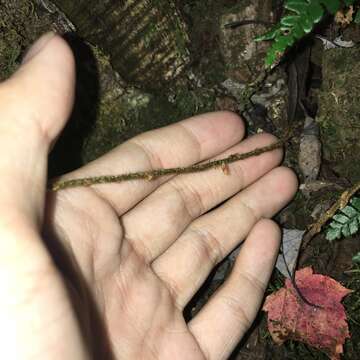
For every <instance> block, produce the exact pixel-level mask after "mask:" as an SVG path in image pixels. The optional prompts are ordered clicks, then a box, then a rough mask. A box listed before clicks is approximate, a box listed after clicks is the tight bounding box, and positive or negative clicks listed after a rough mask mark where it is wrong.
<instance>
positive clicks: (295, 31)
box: [292, 24, 305, 39]
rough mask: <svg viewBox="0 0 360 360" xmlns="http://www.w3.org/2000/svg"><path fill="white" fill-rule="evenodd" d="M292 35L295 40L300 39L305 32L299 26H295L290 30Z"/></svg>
mask: <svg viewBox="0 0 360 360" xmlns="http://www.w3.org/2000/svg"><path fill="white" fill-rule="evenodd" d="M292 35H293V36H294V38H295V39H301V38H302V37H303V36H304V35H305V31H304V29H303V28H302V27H301V26H300V24H296V25H295V26H294V27H293V29H292Z"/></svg>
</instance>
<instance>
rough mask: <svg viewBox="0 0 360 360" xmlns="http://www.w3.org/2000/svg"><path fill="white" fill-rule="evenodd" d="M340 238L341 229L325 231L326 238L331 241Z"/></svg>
mask: <svg viewBox="0 0 360 360" xmlns="http://www.w3.org/2000/svg"><path fill="white" fill-rule="evenodd" d="M340 238H341V229H329V230H328V231H327V233H326V239H327V240H329V241H333V240H336V239H340Z"/></svg>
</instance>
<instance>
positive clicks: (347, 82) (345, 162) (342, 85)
mask: <svg viewBox="0 0 360 360" xmlns="http://www.w3.org/2000/svg"><path fill="white" fill-rule="evenodd" d="M359 61H360V50H359V49H358V48H353V49H341V48H339V49H332V50H328V51H325V52H324V58H323V79H324V80H323V88H322V91H321V93H320V95H319V104H320V111H319V117H318V122H319V124H320V126H321V132H322V141H323V144H324V157H325V158H326V159H327V160H328V161H330V163H331V165H332V167H333V168H334V170H335V171H336V172H337V173H338V174H340V175H341V176H343V177H346V178H349V179H350V180H351V181H353V182H355V181H358V180H360V163H359V161H358V159H357V157H358V153H359V152H360V143H359V138H360V126H359V117H360V103H359V101H358V97H359V93H360V68H359V66H358V64H359Z"/></svg>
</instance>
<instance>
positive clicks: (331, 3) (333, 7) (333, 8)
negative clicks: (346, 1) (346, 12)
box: [320, 0, 340, 15]
mask: <svg viewBox="0 0 360 360" xmlns="http://www.w3.org/2000/svg"><path fill="white" fill-rule="evenodd" d="M320 3H322V4H323V5H324V6H325V7H326V9H327V11H328V12H329V13H330V14H332V15H335V13H336V12H337V11H338V10H339V8H340V0H320Z"/></svg>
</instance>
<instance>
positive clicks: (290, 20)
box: [280, 15, 300, 27]
mask: <svg viewBox="0 0 360 360" xmlns="http://www.w3.org/2000/svg"><path fill="white" fill-rule="evenodd" d="M299 19H300V16H298V15H289V16H285V17H283V18H282V19H281V20H280V23H281V25H284V26H289V27H293V26H294V25H295V24H297V23H298V22H299Z"/></svg>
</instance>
